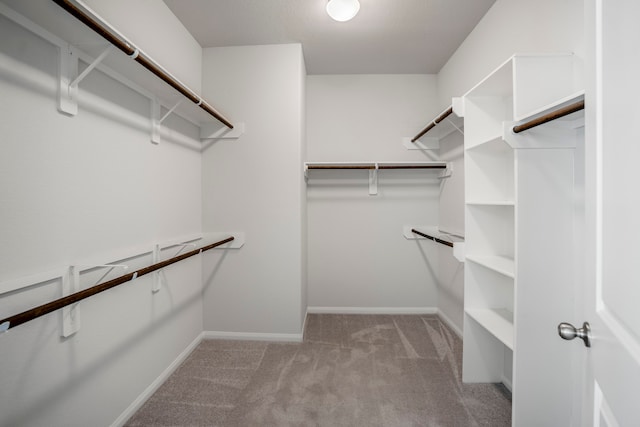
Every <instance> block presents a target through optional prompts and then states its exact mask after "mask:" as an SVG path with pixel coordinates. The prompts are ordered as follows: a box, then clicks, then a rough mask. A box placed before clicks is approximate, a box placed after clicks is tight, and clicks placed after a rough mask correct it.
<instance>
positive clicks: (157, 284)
mask: <svg viewBox="0 0 640 427" xmlns="http://www.w3.org/2000/svg"><path fill="white" fill-rule="evenodd" d="M160 251H161V248H160V245H155V246H154V247H153V255H152V262H153V263H154V264H157V263H159V262H160ZM160 289H162V270H156V271H154V272H153V285H151V292H152V293H154V294H155V293H157V292H159V291H160Z"/></svg>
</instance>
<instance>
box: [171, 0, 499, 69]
mask: <svg viewBox="0 0 640 427" xmlns="http://www.w3.org/2000/svg"><path fill="white" fill-rule="evenodd" d="M164 2H165V3H166V4H167V6H168V7H169V8H170V9H171V11H172V12H173V13H174V14H175V15H176V16H177V17H178V19H180V21H181V22H182V23H183V25H184V26H185V27H186V28H187V30H189V32H191V34H192V35H193V36H194V37H195V39H196V40H197V41H198V43H200V45H201V46H202V47H203V48H207V47H221V46H243V45H263V44H281V43H301V44H302V46H303V52H304V57H305V63H306V68H307V73H308V74H424V73H427V74H433V73H437V72H438V71H440V69H441V68H442V66H443V65H444V64H445V63H446V62H447V60H448V59H449V58H450V57H451V55H452V54H453V53H454V52H455V50H456V49H457V48H458V46H459V45H460V44H461V43H462V42H463V41H464V39H465V38H466V37H467V35H468V34H469V33H470V32H471V30H473V28H474V27H475V26H476V24H477V23H478V22H479V21H480V19H481V18H482V17H483V16H484V14H485V13H486V12H487V10H488V9H489V8H490V7H491V6H492V5H493V3H494V2H495V0H360V5H361V6H360V13H358V15H357V16H356V17H355V18H354V19H353V20H351V21H349V22H335V21H333V20H332V19H331V18H329V16H328V15H327V13H326V12H325V5H326V2H327V0H164Z"/></svg>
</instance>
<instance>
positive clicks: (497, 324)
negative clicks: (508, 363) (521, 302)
mask: <svg viewBox="0 0 640 427" xmlns="http://www.w3.org/2000/svg"><path fill="white" fill-rule="evenodd" d="M467 259H468V258H467ZM465 312H466V313H467V314H468V315H469V317H471V318H472V319H473V320H475V321H476V322H478V323H479V324H480V325H481V326H482V327H483V328H485V329H486V330H487V331H489V332H490V333H491V335H493V336H494V337H496V338H497V339H498V340H500V342H502V343H503V344H504V345H505V346H507V347H509V348H510V349H511V350H513V330H514V328H513V313H512V312H511V311H509V310H507V309H504V308H467V309H466V310H465Z"/></svg>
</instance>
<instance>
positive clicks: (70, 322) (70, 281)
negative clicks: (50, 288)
mask: <svg viewBox="0 0 640 427" xmlns="http://www.w3.org/2000/svg"><path fill="white" fill-rule="evenodd" d="M78 290H80V270H79V269H78V268H77V267H75V266H73V265H72V266H70V267H69V270H68V271H67V274H65V275H64V277H63V278H62V296H63V297H64V296H67V295H71V294H73V293H75V292H78ZM79 329H80V305H79V303H75V304H72V305H68V306H66V307H63V308H62V334H61V335H62V336H63V337H64V338H68V337H70V336H71V335H73V334H75V333H76V332H78V330H79Z"/></svg>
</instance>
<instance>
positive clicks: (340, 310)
mask: <svg viewBox="0 0 640 427" xmlns="http://www.w3.org/2000/svg"><path fill="white" fill-rule="evenodd" d="M307 313H310V314H311V313H312V314H437V313H438V309H437V308H435V307H307Z"/></svg>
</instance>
